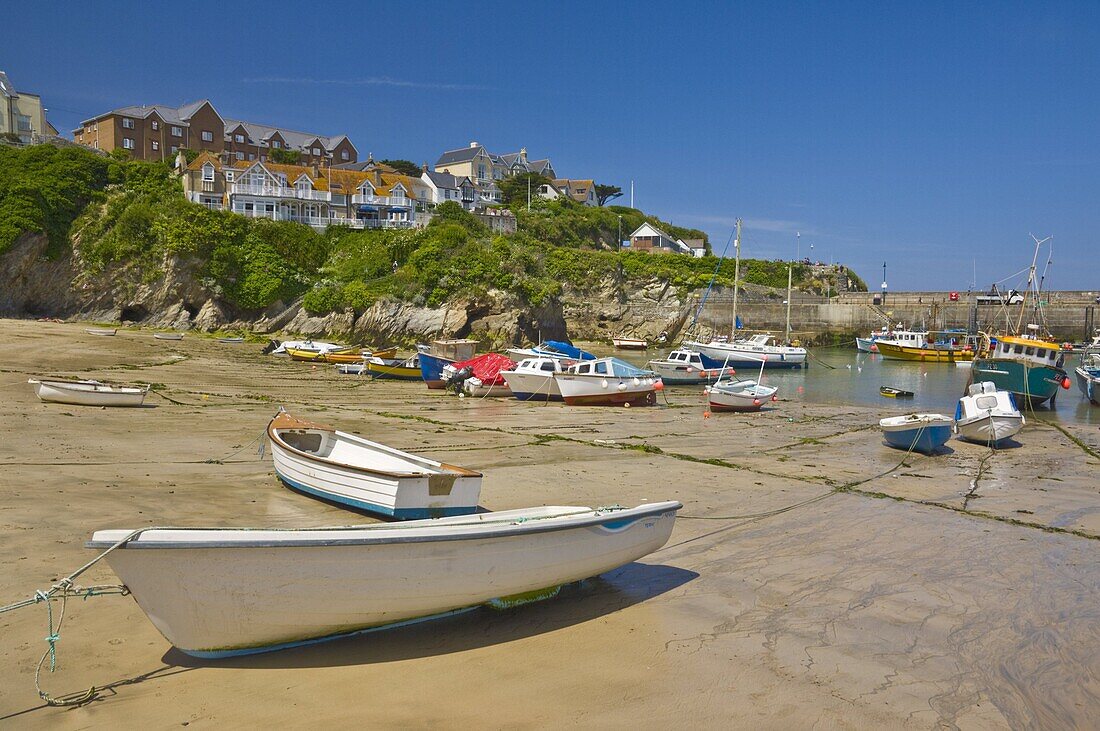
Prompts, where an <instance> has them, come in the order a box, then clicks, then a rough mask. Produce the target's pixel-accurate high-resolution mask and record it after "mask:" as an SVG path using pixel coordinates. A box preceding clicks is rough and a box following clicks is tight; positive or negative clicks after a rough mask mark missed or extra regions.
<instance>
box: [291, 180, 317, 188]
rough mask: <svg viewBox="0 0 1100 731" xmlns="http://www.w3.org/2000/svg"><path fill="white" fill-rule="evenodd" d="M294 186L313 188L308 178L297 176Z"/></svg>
mask: <svg viewBox="0 0 1100 731" xmlns="http://www.w3.org/2000/svg"><path fill="white" fill-rule="evenodd" d="M294 187H295V188H297V189H298V190H313V183H312V182H310V180H309V178H299V179H298V182H297V183H295V184H294Z"/></svg>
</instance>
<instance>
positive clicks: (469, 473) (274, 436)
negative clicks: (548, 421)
mask: <svg viewBox="0 0 1100 731" xmlns="http://www.w3.org/2000/svg"><path fill="white" fill-rule="evenodd" d="M280 417H286V418H287V419H289V420H292V421H294V422H295V423H296V424H297V426H283V427H276V426H275V422H276V420H278V419H279V418H280ZM277 429H320V430H322V431H330V432H332V433H333V434H334V435H337V434H345V432H341V431H339V430H337V429H335V428H333V427H331V426H328V425H326V424H316V423H313V422H310V421H304V420H302V419H298V418H296V417H293V416H291V415H290V414H287V413H286V412H281V413H279V414H277V415H276V416H275V417H274V418H273V419H272V420H271V421H270V422H268V424H267V437H268V439H270V440H271V441H273V442H275V443H276V445H278V446H279V447H280V448H282V449H285V450H287V451H288V452H290V453H292V454H294V455H295V456H298V457H303V458H305V459H308V460H310V461H311V462H317V463H318V464H323V465H328V466H330V467H339V468H341V469H346V470H350V471H352V472H360V473H363V474H367V475H382V476H383V477H391V478H395V479H402V478H429V477H431V475H430V474H424V473H421V472H389V471H386V470H374V469H370V468H369V467H359V466H356V465H350V464H347V463H345V462H337V461H336V460H333V459H325V458H324V457H318V456H317V455H314V454H310V453H309V452H305V451H303V450H300V449H297V448H296V447H292V446H291V445H290V444H288V443H287V442H286V441H284V440H283V439H282V437H280V436H279V434H278V432H277V431H276V430H277ZM345 435H346V436H351V437H354V436H355V435H354V434H345ZM363 441H367V440H363ZM372 444H373V442H372ZM381 446H386V445H381ZM389 449H393V451H395V452H401V453H402V454H407V453H406V452H402V450H400V449H394V448H393V447H389ZM410 456H413V457H415V456H416V455H410ZM421 459H424V458H421ZM424 461H426V462H436V460H434V459H424ZM436 464H438V465H439V466H440V467H442V468H444V472H443V474H447V472H450V473H451V474H453V475H454V476H456V477H483V476H484V475H482V473H480V472H476V471H474V470H470V469H466V468H465V467H459V466H458V465H453V464H449V463H447V462H436Z"/></svg>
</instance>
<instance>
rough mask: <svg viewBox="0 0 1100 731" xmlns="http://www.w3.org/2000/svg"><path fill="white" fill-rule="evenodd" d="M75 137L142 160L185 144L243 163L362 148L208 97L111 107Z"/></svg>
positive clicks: (343, 155)
mask: <svg viewBox="0 0 1100 731" xmlns="http://www.w3.org/2000/svg"><path fill="white" fill-rule="evenodd" d="M73 139H74V140H76V141H77V142H79V143H80V144H82V145H87V146H88V147H94V148H95V149H97V150H105V151H108V152H109V151H111V150H115V149H118V148H122V149H124V150H126V151H127V152H129V153H130V156H131V157H133V158H134V159H137V160H174V159H175V157H176V153H177V152H179V151H180V150H181V149H189V150H205V151H207V152H211V153H214V154H220V153H227V154H228V155H229V156H230V157H231V158H233V159H235V160H237V161H238V162H252V161H257V160H258V161H260V162H266V161H268V160H270V159H271V158H272V155H273V154H275V153H274V151H276V150H280V151H287V152H290V153H295V154H296V155H298V158H299V162H300V163H302V164H305V165H331V164H338V163H351V162H356V161H357V160H358V159H359V152H358V150H356V149H355V145H354V144H352V142H351V140H350V139H349V138H348V136H347V135H334V136H326V135H318V134H314V133H312V132H299V131H296V130H291V129H286V128H284V127H274V126H271V125H266V124H256V123H254V122H243V121H241V120H237V119H229V118H228V117H223V116H222V115H221V114H220V113H219V112H218V111H217V110H216V109H215V108H214V105H213V104H211V103H210V100H208V99H202V100H200V101H197V102H191V103H189V104H184V105H183V106H180V107H170V106H164V105H161V104H154V105H152V106H132V107H120V108H118V109H112V110H111V111H109V112H105V113H103V114H100V115H98V116H95V117H92V118H91V119H87V120H85V121H84V123H83V124H82V125H81V127H80V128H79V129H75V130H73Z"/></svg>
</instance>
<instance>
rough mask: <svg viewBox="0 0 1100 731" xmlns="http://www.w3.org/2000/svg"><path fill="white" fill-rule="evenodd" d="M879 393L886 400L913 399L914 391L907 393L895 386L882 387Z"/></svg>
mask: <svg viewBox="0 0 1100 731" xmlns="http://www.w3.org/2000/svg"><path fill="white" fill-rule="evenodd" d="M878 392H879V393H881V394H882V395H883V396H885V397H886V398H913V392H912V391H905V390H902V389H900V388H894V387H893V386H880V387H879V389H878Z"/></svg>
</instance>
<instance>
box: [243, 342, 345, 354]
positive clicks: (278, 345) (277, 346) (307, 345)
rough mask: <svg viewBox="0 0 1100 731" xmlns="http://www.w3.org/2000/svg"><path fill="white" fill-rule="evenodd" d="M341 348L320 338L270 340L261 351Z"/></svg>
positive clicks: (317, 350)
mask: <svg viewBox="0 0 1100 731" xmlns="http://www.w3.org/2000/svg"><path fill="white" fill-rule="evenodd" d="M223 342H225V341H223ZM343 348H344V346H343V345H338V344H337V343H325V342H321V341H320V340H282V341H280V340H272V341H270V342H268V344H267V346H266V347H264V349H263V352H264V353H266V354H269V355H287V351H288V350H298V351H314V352H318V353H321V352H325V353H327V352H328V351H330V350H341V349H343Z"/></svg>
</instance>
